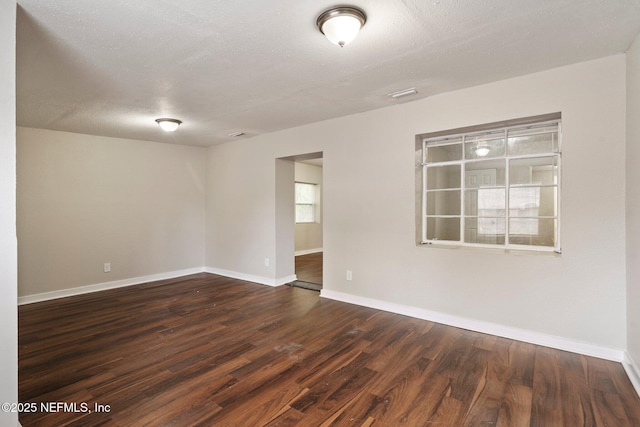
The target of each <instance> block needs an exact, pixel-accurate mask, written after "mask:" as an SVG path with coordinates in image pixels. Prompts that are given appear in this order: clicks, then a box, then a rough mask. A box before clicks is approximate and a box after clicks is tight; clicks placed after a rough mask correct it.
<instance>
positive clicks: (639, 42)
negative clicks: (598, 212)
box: [626, 36, 640, 367]
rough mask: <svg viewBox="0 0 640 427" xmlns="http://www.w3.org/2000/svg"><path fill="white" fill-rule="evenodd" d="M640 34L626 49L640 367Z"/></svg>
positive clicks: (631, 329) (631, 260)
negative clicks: (627, 49)
mask: <svg viewBox="0 0 640 427" xmlns="http://www.w3.org/2000/svg"><path fill="white" fill-rule="evenodd" d="M639 117H640V36H639V37H638V38H636V41H635V42H634V43H633V45H632V46H631V48H630V49H629V51H628V52H627V152H626V161H627V168H626V173H627V180H626V182H627V186H626V196H627V198H626V201H627V218H626V219H627V339H628V350H627V351H628V354H629V355H630V356H631V358H632V359H633V360H634V362H635V364H636V366H638V367H640V185H639V184H640V120H639V119H638V118H639Z"/></svg>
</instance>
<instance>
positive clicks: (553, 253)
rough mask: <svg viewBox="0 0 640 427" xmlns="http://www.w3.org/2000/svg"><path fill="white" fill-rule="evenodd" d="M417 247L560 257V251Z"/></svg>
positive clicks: (455, 246)
mask: <svg viewBox="0 0 640 427" xmlns="http://www.w3.org/2000/svg"><path fill="white" fill-rule="evenodd" d="M416 246H418V247H428V248H436V249H449V250H461V251H472V252H484V253H494V254H496V253H497V254H511V255H533V256H552V257H558V258H559V257H561V256H562V251H560V252H556V251H553V250H546V251H545V250H536V249H513V248H488V247H485V246H466V245H456V244H443V243H418V244H417V245H416Z"/></svg>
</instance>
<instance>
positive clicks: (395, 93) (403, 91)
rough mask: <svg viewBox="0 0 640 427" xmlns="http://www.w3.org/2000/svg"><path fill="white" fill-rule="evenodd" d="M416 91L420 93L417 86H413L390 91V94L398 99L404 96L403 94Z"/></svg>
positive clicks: (412, 93)
mask: <svg viewBox="0 0 640 427" xmlns="http://www.w3.org/2000/svg"><path fill="white" fill-rule="evenodd" d="M416 93H418V91H417V90H416V88H415V87H412V88H409V89H404V90H399V91H397V92H393V93H390V94H389V96H390V97H391V98H393V99H398V98H402V97H403V96H409V95H415V94H416Z"/></svg>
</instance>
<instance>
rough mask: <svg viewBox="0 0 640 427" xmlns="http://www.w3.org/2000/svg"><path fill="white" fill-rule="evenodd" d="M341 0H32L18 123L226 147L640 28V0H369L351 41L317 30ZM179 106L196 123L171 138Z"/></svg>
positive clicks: (561, 60)
mask: <svg viewBox="0 0 640 427" xmlns="http://www.w3.org/2000/svg"><path fill="white" fill-rule="evenodd" d="M336 4H341V3H340V2H337V3H336V2H334V1H333V0H233V1H232V0H226V1H225V0H180V1H178V0H135V1H132V0H110V1H104V0H64V1H61V0H59V1H55V0H20V1H18V6H19V7H18V32H17V83H18V84H17V114H18V125H19V126H28V127H35V128H44V129H53V130H61V131H69V132H77V133H87V134H93V135H103V136H112V137H121V138H132V139H141V140H149V141H160V142H172V143H177V144H190V145H203V146H206V145H214V144H219V143H224V142H228V141H233V140H234V138H231V137H229V136H227V135H228V134H229V133H231V132H234V131H242V132H245V133H246V135H245V136H243V137H241V138H247V137H251V136H255V135H260V134H265V133H269V132H274V131H277V130H280V129H285V128H289V127H294V126H300V125H303V124H306V123H312V122H317V121H321V120H326V119H330V118H334V117H339V116H344V115H347V114H352V113H358V112H363V111H367V110H372V109H376V108H381V107H386V106H389V105H393V104H394V103H398V102H408V101H411V100H415V99H419V98H423V97H428V96H431V95H434V94H437V93H441V92H446V91H451V90H455V89H460V88H464V87H469V86H473V85H477V84H481V83H486V82H491V81H496V80H501V79H505V78H509V77H514V76H518V75H523V74H528V73H532V72H536V71H540V70H545V69H549V68H554V67H558V66H562V65H567V64H571V63H576V62H581V61H585V60H589V59H595V58H599V57H603V56H607V55H612V54H615V53H620V52H624V51H625V50H626V49H627V48H628V47H629V45H630V43H631V42H632V41H633V39H634V37H635V36H636V34H637V33H638V31H640V0H466V1H463V0H428V1H427V0H395V1H391V0H366V1H365V0H354V1H351V2H350V4H351V5H354V6H358V7H360V8H362V9H364V10H365V11H366V13H367V15H368V21H367V23H366V24H365V26H364V28H363V29H362V31H361V33H360V35H359V36H358V38H356V40H355V41H354V42H353V43H351V44H349V45H347V46H346V47H344V48H342V49H341V48H339V47H337V46H335V45H333V44H331V43H330V42H329V41H328V40H326V38H325V37H324V36H323V35H322V34H321V33H320V32H319V31H318V30H317V28H316V27H315V20H316V18H317V16H318V15H319V14H320V13H321V12H323V11H324V10H325V9H327V8H329V7H331V6H335V5H336ZM409 87H415V88H416V89H417V90H418V92H419V94H418V95H414V96H412V97H408V98H403V99H402V100H399V101H393V100H391V99H390V98H389V97H388V96H386V95H387V94H388V93H390V92H394V91H397V90H401V89H406V88H409ZM166 116H168V117H174V118H178V119H180V120H183V122H184V124H183V125H182V126H181V127H180V129H178V131H176V132H175V133H173V134H166V133H164V132H162V131H161V130H160V129H159V127H158V126H157V125H156V124H155V122H154V119H156V118H158V117H166ZM236 139H237V138H236Z"/></svg>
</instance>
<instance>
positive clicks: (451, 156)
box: [417, 114, 561, 252]
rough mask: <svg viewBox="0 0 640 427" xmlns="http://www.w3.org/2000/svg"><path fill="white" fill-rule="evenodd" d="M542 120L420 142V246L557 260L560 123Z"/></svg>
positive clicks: (426, 137) (444, 134)
mask: <svg viewBox="0 0 640 427" xmlns="http://www.w3.org/2000/svg"><path fill="white" fill-rule="evenodd" d="M550 116H553V119H549V117H550ZM544 119H545V120H540V117H538V118H529V119H521V120H518V121H513V122H512V123H509V122H502V123H500V124H501V125H502V126H496V127H491V125H485V126H482V127H476V128H475V129H474V128H467V129H461V130H458V131H451V132H449V133H447V132H439V133H437V134H431V135H424V136H422V137H421V138H419V139H418V144H419V146H417V149H418V151H419V152H418V153H417V154H418V155H419V161H420V165H419V171H420V178H421V184H418V185H419V186H420V194H421V200H420V202H421V206H420V207H419V208H418V209H420V215H419V218H420V220H419V223H418V226H419V227H420V229H419V231H418V234H419V235H418V237H419V242H420V243H422V244H434V243H437V244H445V245H446V244H450V245H463V246H477V247H499V248H513V249H531V250H538V251H540V250H541V251H556V252H560V204H559V200H560V160H561V150H560V135H561V130H560V125H561V123H560V115H559V114H554V115H548V116H544ZM461 131H464V132H461Z"/></svg>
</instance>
